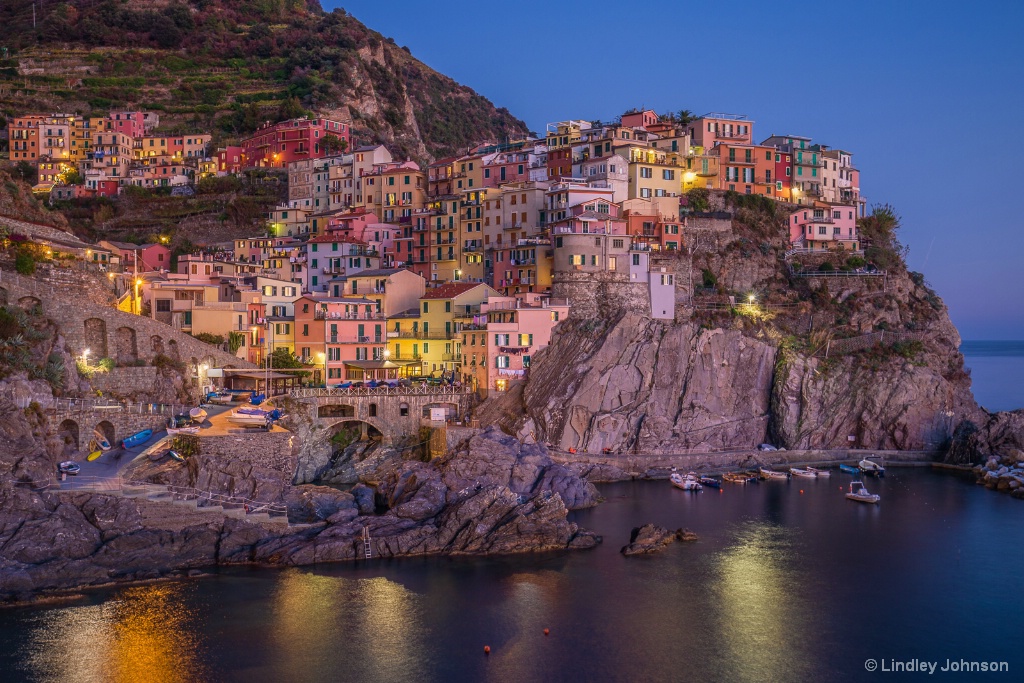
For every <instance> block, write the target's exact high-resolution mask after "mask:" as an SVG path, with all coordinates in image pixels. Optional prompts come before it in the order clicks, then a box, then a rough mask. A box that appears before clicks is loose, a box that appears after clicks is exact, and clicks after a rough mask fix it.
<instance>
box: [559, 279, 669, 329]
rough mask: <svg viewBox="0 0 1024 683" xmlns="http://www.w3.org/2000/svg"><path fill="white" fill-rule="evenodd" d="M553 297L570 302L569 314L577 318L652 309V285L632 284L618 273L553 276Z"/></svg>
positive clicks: (644, 283)
mask: <svg viewBox="0 0 1024 683" xmlns="http://www.w3.org/2000/svg"><path fill="white" fill-rule="evenodd" d="M551 294H552V296H554V297H557V298H564V299H568V300H569V306H570V311H569V314H570V315H571V316H572V317H574V318H583V319H586V318H594V317H597V316H598V315H599V314H600V315H606V316H607V315H614V313H615V312H617V311H621V310H633V311H646V312H650V310H651V294H650V287H649V285H648V284H647V283H646V282H630V281H629V280H628V279H627V277H626V276H624V275H619V274H616V273H609V272H598V273H587V272H582V271H580V272H576V271H573V272H568V273H554V274H553V275H552V280H551Z"/></svg>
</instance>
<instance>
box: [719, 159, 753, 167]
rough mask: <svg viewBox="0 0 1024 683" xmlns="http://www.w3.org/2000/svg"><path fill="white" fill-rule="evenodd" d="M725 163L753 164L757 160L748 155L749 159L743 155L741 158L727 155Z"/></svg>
mask: <svg viewBox="0 0 1024 683" xmlns="http://www.w3.org/2000/svg"><path fill="white" fill-rule="evenodd" d="M725 163H727V164H742V165H744V166H753V165H754V164H756V163H757V161H756V160H755V159H754V157H750V158H749V159H748V158H746V157H743V158H742V159H735V158H733V157H729V159H728V160H727V161H726V162H725Z"/></svg>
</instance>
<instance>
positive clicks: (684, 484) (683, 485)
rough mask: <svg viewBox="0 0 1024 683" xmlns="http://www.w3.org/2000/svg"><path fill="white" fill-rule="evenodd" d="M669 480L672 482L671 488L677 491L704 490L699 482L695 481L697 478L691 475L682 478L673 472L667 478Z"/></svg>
mask: <svg viewBox="0 0 1024 683" xmlns="http://www.w3.org/2000/svg"><path fill="white" fill-rule="evenodd" d="M669 480H670V481H671V482H672V485H673V486H675V487H676V488H677V489H682V490H683V491H700V490H702V489H703V488H704V487H703V486H701V485H700V482H699V481H697V477H695V476H692V475H687V476H685V477H684V476H683V475H681V474H679V473H678V472H673V473H672V474H671V475H670V476H669Z"/></svg>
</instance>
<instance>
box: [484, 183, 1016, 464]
mask: <svg viewBox="0 0 1024 683" xmlns="http://www.w3.org/2000/svg"><path fill="white" fill-rule="evenodd" d="M718 199H719V201H721V202H722V205H721V206H720V208H722V209H727V210H729V211H731V212H732V216H733V217H732V220H731V222H727V223H726V224H725V225H724V226H720V227H719V229H715V230H705V231H695V233H694V234H691V235H688V236H687V237H688V245H689V249H688V250H684V251H683V252H682V253H680V254H677V255H674V256H664V257H659V264H660V265H664V266H666V267H667V268H668V269H669V272H673V271H674V272H675V273H676V282H677V292H676V295H677V302H679V305H678V306H677V311H676V319H675V320H674V321H658V320H653V319H651V318H650V317H649V316H648V315H646V314H645V311H642V310H637V308H636V307H635V306H631V305H625V304H624V305H616V302H615V301H614V300H613V299H611V298H609V296H608V293H607V292H605V294H604V295H603V296H602V301H601V302H600V304H599V305H596V306H595V305H593V302H591V301H589V300H583V301H580V299H581V297H587V296H588V294H587V292H586V290H585V289H581V287H580V285H579V284H578V283H574V285H573V287H574V289H573V290H572V294H573V295H574V296H575V298H576V301H577V302H579V303H580V304H581V305H580V306H578V308H579V309H581V310H586V311H588V312H589V315H588V316H587V317H580V316H579V315H576V316H573V315H570V320H569V321H567V322H565V323H563V324H562V325H560V326H559V327H558V328H557V329H556V334H555V336H554V338H553V340H552V343H551V345H550V346H549V347H548V348H547V349H545V350H543V351H542V352H540V353H538V354H537V355H536V356H534V358H533V364H532V366H531V369H530V375H529V377H528V379H527V380H526V381H525V382H524V383H523V384H522V385H521V386H519V387H516V388H515V390H514V391H511V392H509V393H508V394H507V395H503V396H499V397H495V398H491V399H490V400H489V401H488V402H486V403H485V404H484V405H483V406H482V407H481V409H480V410H479V411H478V413H479V415H478V416H479V417H480V418H481V419H482V420H483V421H484V422H485V423H487V422H493V423H498V424H501V425H502V426H503V427H504V428H505V429H506V430H507V431H509V432H510V433H513V434H517V435H518V436H519V437H520V438H523V439H525V440H528V441H531V440H537V441H542V442H548V443H550V444H552V445H554V446H557V447H558V448H560V449H562V450H568V449H577V450H580V451H585V452H589V453H602V452H612V453H680V452H686V451H690V450H693V451H706V450H718V449H749V448H752V447H755V446H757V444H760V443H764V442H771V443H775V444H776V445H778V446H785V447H787V448H790V449H794V448H800V449H811V448H815V449H819V448H847V447H859V448H875V449H935V450H937V451H938V450H940V449H945V448H946V447H948V445H949V444H950V442H951V440H952V438H953V436H954V432H955V430H956V429H957V427H958V426H959V425H961V424H974V425H976V426H977V428H978V429H979V430H981V431H982V432H983V437H984V438H983V439H982V441H983V442H984V444H987V443H988V440H989V434H990V432H991V438H992V439H996V440H997V441H998V442H999V443H1007V444H1012V443H1013V442H1014V439H1017V438H1020V437H1019V436H1017V435H1018V434H1019V433H1020V432H1019V431H1018V430H1017V429H1015V427H1016V426H1019V425H1018V424H1017V422H1018V421H1017V420H1016V419H1012V418H1009V417H1006V416H997V417H992V416H990V415H988V414H987V413H986V412H985V411H984V410H982V409H981V408H979V407H978V405H977V403H976V402H975V401H974V398H973V396H972V395H971V392H970V377H969V374H968V373H966V372H965V371H964V369H963V358H962V356H961V355H960V353H959V351H958V347H959V343H960V338H959V335H958V334H957V332H956V329H955V328H954V327H953V325H952V323H951V322H950V321H949V317H948V315H947V311H946V308H945V306H944V305H943V303H942V301H941V300H940V299H939V298H938V297H937V296H936V295H935V293H934V292H933V291H931V290H930V289H929V288H928V286H927V284H926V283H925V280H924V278H923V276H921V275H920V274H918V273H911V272H908V271H907V270H906V268H905V267H904V266H903V265H902V261H901V260H900V259H899V258H898V256H899V251H900V249H899V245H898V242H895V240H894V239H891V241H890V243H889V244H886V245H883V246H884V247H885V250H884V251H882V252H879V254H878V257H877V258H878V260H879V261H882V260H883V259H889V261H888V262H887V265H888V270H887V272H886V273H884V274H879V275H872V274H869V273H866V272H863V271H859V270H858V269H859V268H861V267H863V265H864V264H863V262H859V261H858V260H856V259H851V258H849V257H848V255H846V254H842V253H829V254H826V255H817V256H809V255H803V256H802V260H803V263H797V262H795V259H794V258H792V255H786V254H785V249H786V248H787V244H786V242H787V230H786V227H785V222H784V218H783V216H784V215H786V214H784V213H783V212H782V211H780V210H779V207H777V206H772V205H770V204H767V203H762V202H752V201H750V200H749V199H746V200H744V199H743V198H739V199H736V198H731V197H719V198H718ZM890 237H891V236H890ZM871 253H872V252H871V248H869V256H870V255H871ZM798 258H800V257H799V256H798ZM825 261H829V263H828V265H824V262H825ZM595 291H596V290H595ZM601 291H604V290H601ZM590 296H595V295H593V294H592V295H590ZM751 300H753V302H754V303H750V301H751ZM737 302H738V303H737ZM570 303H573V302H572V301H571V302H570ZM886 334H888V337H886V336H885V335H886ZM990 425H991V429H990V428H989V426H990ZM986 447H987V446H986Z"/></svg>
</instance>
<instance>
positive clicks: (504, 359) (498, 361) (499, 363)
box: [494, 356, 508, 368]
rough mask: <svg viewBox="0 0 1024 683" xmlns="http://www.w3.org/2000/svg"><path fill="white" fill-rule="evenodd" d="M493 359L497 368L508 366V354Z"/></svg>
mask: <svg viewBox="0 0 1024 683" xmlns="http://www.w3.org/2000/svg"><path fill="white" fill-rule="evenodd" d="M494 361H495V363H494V364H495V366H496V367H498V368H507V367H508V356H498V357H497V358H495V359H494Z"/></svg>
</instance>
